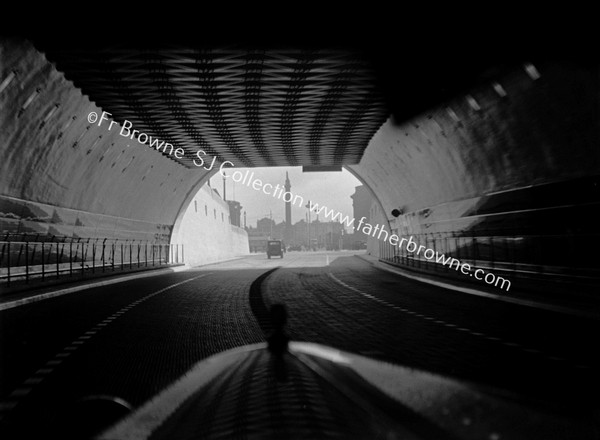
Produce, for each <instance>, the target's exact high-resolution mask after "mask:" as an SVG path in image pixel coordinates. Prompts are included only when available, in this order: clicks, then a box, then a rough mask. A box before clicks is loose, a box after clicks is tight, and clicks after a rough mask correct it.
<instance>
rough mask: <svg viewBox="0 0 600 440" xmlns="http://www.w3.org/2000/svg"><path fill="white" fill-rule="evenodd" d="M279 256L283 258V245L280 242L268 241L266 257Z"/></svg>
mask: <svg viewBox="0 0 600 440" xmlns="http://www.w3.org/2000/svg"><path fill="white" fill-rule="evenodd" d="M277 255H278V256H280V257H281V258H283V245H282V243H281V240H269V241H268V242H267V257H268V258H269V259H270V258H271V257H272V256H277Z"/></svg>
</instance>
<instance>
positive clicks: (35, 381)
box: [23, 376, 44, 385]
mask: <svg viewBox="0 0 600 440" xmlns="http://www.w3.org/2000/svg"><path fill="white" fill-rule="evenodd" d="M43 380H44V378H43V377H39V376H32V377H30V378H29V379H27V380H26V381H25V382H23V385H37V384H39V383H41V382H42V381H43Z"/></svg>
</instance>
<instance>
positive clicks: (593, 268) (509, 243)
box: [379, 232, 600, 277]
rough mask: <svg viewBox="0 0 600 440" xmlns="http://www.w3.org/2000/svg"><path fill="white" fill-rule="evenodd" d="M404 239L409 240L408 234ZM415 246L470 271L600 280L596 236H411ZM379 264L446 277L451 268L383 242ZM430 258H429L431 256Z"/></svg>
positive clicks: (380, 246) (599, 245)
mask: <svg viewBox="0 0 600 440" xmlns="http://www.w3.org/2000/svg"><path fill="white" fill-rule="evenodd" d="M403 237H405V238H408V237H409V235H404V236H403ZM412 237H413V241H414V242H415V243H416V246H417V249H418V248H419V246H423V247H424V248H429V249H432V250H433V251H434V252H437V254H444V255H445V257H452V258H456V259H457V260H459V261H460V262H461V263H469V264H470V265H471V266H472V267H478V268H481V269H486V270H496V271H502V272H511V273H518V272H520V273H534V274H553V273H556V274H570V275H574V276H593V277H597V276H598V275H600V273H599V271H598V267H599V266H600V253H599V252H598V250H600V235H598V234H588V235H519V236H516V235H511V236H508V235H507V236H493V235H472V236H469V235H465V233H464V232H445V233H425V234H413V235H412ZM379 252H380V254H379V255H380V256H379V259H380V260H383V261H386V262H390V263H393V264H396V265H400V266H405V267H408V268H416V269H419V270H424V271H432V272H447V271H448V270H449V269H448V267H447V266H444V265H443V264H440V263H437V262H436V260H435V258H433V259H427V258H425V256H424V253H423V250H421V252H420V253H419V255H417V253H416V252H409V251H408V250H407V248H406V242H404V244H403V246H402V247H400V248H399V247H398V246H393V245H392V244H390V243H389V242H387V241H383V240H381V241H380V242H379ZM429 255H431V254H429Z"/></svg>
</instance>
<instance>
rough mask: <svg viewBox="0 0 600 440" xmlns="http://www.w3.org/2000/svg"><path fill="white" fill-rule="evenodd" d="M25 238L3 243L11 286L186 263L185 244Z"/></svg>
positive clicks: (2, 263) (0, 266)
mask: <svg viewBox="0 0 600 440" xmlns="http://www.w3.org/2000/svg"><path fill="white" fill-rule="evenodd" d="M5 238H12V237H5ZM15 238H17V237H15ZM24 238H25V240H3V241H0V282H2V283H5V285H7V286H10V284H11V282H14V281H16V280H23V281H24V282H25V283H29V282H30V281H31V280H33V279H36V280H41V281H45V280H47V279H51V278H59V277H60V276H61V275H67V274H68V276H70V277H73V276H85V275H86V274H95V273H105V272H116V271H126V270H133V269H139V268H147V267H155V266H162V265H168V264H178V263H183V262H184V252H183V245H182V244H163V243H153V242H149V241H140V240H114V239H107V238H105V239H100V238H85V239H84V238H66V237H63V238H58V239H57V237H52V238H47V237H43V238H42V239H41V240H39V241H38V240H36V241H30V240H28V239H29V238H32V237H31V236H28V237H24Z"/></svg>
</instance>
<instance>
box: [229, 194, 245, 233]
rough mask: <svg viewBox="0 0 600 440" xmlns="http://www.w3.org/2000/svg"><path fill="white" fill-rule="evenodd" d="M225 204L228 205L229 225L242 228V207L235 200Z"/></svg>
mask: <svg viewBox="0 0 600 440" xmlns="http://www.w3.org/2000/svg"><path fill="white" fill-rule="evenodd" d="M227 204H228V205H229V218H230V219H231V224H232V225H235V226H239V227H242V205H241V204H240V202H236V201H235V200H227Z"/></svg>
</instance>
